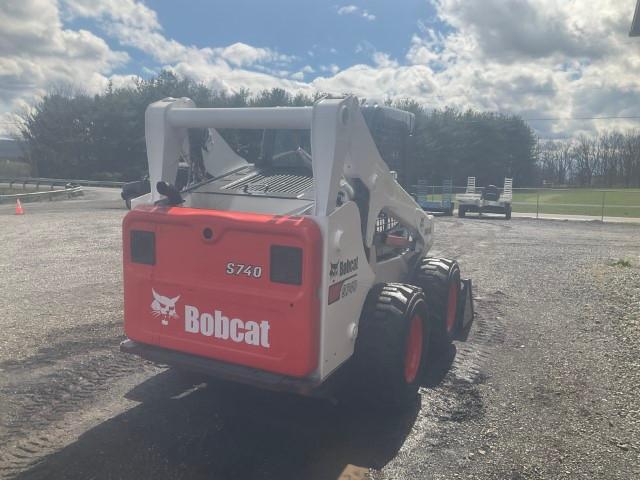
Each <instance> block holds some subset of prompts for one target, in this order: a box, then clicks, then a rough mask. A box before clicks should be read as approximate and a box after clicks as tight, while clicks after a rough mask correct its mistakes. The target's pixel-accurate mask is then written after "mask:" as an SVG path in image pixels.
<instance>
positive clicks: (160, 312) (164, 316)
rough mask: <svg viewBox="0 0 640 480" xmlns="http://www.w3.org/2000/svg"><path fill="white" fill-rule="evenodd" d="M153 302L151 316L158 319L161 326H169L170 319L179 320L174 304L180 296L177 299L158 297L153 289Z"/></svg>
mask: <svg viewBox="0 0 640 480" xmlns="http://www.w3.org/2000/svg"><path fill="white" fill-rule="evenodd" d="M151 293H153V302H151V314H152V315H153V316H154V317H156V318H160V322H161V323H162V325H169V319H170V318H180V317H179V316H178V314H177V313H176V302H177V301H178V300H179V299H180V295H178V296H177V297H173V298H169V297H164V296H162V295H160V294H159V293H158V292H156V291H155V290H154V289H153V288H152V289H151Z"/></svg>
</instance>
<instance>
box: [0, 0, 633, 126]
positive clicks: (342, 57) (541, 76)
mask: <svg viewBox="0 0 640 480" xmlns="http://www.w3.org/2000/svg"><path fill="white" fill-rule="evenodd" d="M634 7H635V0H615V1H614V0H591V1H589V2H586V1H584V0H402V1H384V0H344V1H319V0H317V1H309V0H305V1H294V0H270V1H257V0H233V1H231V0H217V1H205V0H188V1H175V0H146V1H145V0H19V1H15V0H9V1H7V0H5V1H0V134H3V132H4V134H6V133H7V132H9V133H10V131H11V129H15V125H17V122H19V118H18V116H17V115H16V114H17V113H19V112H24V111H27V110H28V109H29V108H31V107H32V106H33V105H34V104H35V103H36V102H37V101H38V99H39V98H41V97H42V95H44V94H45V93H46V92H48V91H51V89H53V88H58V87H60V86H64V87H65V88H68V89H71V90H75V91H82V92H86V93H90V94H91V93H98V92H101V91H103V90H104V89H105V88H106V86H107V85H108V84H109V83H112V84H113V85H115V86H116V87H127V86H130V85H133V83H134V82H135V80H136V78H138V77H149V76H151V75H153V74H155V73H157V72H159V71H160V70H161V69H167V70H170V71H172V72H174V73H175V74H176V75H178V76H182V77H189V78H192V79H194V80H195V81H197V82H201V83H203V84H205V85H207V86H209V87H210V88H214V89H219V90H226V91H230V92H232V91H237V90H239V89H241V88H249V89H250V90H252V91H258V90H261V89H263V88H273V87H281V88H285V89H287V90H289V91H290V92H292V93H296V92H304V93H313V92H317V91H321V92H329V93H337V94H344V93H352V94H355V95H358V96H359V97H366V98H368V99H370V100H371V99H374V100H384V99H388V98H391V99H399V98H406V97H411V98H414V99H416V100H417V101H419V102H420V103H422V104H423V105H424V106H425V107H427V108H443V107H445V106H452V107H455V108H458V109H466V108H474V109H477V110H481V111H494V112H502V113H513V114H518V115H521V116H522V117H523V118H525V119H535V118H552V119H554V120H552V121H535V120H532V121H531V122H530V124H531V125H532V126H533V127H534V128H535V129H536V131H537V132H538V134H539V135H540V136H541V137H543V138H566V137H569V136H576V135H578V134H580V133H590V132H593V131H595V130H606V129H611V128H614V127H616V128H636V127H638V126H639V124H638V122H637V120H635V119H607V120H588V121H587V120H582V119H581V120H578V119H576V117H599V116H619V117H623V116H627V117H628V116H638V115H640V102H635V101H633V99H635V98H640V84H639V82H638V80H637V79H638V77H639V75H638V73H639V72H638V71H639V70H640V39H630V38H629V37H628V30H629V25H630V22H631V17H632V15H633V10H634Z"/></svg>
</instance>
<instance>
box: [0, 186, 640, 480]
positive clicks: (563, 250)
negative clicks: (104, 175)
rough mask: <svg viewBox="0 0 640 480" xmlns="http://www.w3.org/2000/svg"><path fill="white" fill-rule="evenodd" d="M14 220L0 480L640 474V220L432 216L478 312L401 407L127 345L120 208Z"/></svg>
mask: <svg viewBox="0 0 640 480" xmlns="http://www.w3.org/2000/svg"><path fill="white" fill-rule="evenodd" d="M10 213H11V211H10V210H9V208H8V207H2V206H0V244H1V245H3V247H4V249H3V250H4V251H3V255H2V256H1V257H0V269H1V271H2V272H3V274H2V275H1V276H0V291H2V292H3V294H2V295H1V296H0V310H1V311H2V312H3V315H2V317H1V319H0V325H2V332H3V335H2V336H1V337H0V445H2V447H1V448H0V477H6V478H24V479H32V478H82V479H85V478H96V479H98V478H99V479H102V478H105V479H107V478H127V479H128V478H130V479H134V478H136V479H137V478H154V479H165V478H166V479H169V478H171V479H174V478H195V479H199V478H203V479H204V478H221V479H232V478H258V479H269V478H273V479H276V478H278V479H281V478H317V479H327V478H338V477H341V474H342V478H349V477H348V476H347V475H351V477H350V478H358V476H360V478H363V477H364V476H365V475H369V476H371V477H373V478H376V479H406V478H479V479H484V478H496V479H503V478H511V479H520V478H523V479H524V478H527V479H528V478H623V479H627V478H628V479H632V478H638V477H640V423H639V419H640V411H639V408H640V402H638V400H637V397H638V393H639V392H638V388H639V387H638V385H640V369H639V368H638V367H639V360H638V359H639V358H640V355H639V353H640V352H639V351H638V350H639V349H640V338H639V333H638V332H639V330H638V327H639V323H640V281H639V280H640V245H639V243H640V242H639V241H638V239H640V227H638V226H632V225H615V224H600V223H590V222H587V223H578V222H555V221H534V220H524V219H514V220H512V221H510V222H507V221H504V220H499V219H496V220H491V219H464V220H461V219H438V220H437V240H436V245H435V246H434V250H433V251H432V253H433V254H434V255H448V256H451V257H455V258H458V259H459V261H460V263H461V267H462V271H463V274H464V275H465V276H470V277H471V278H473V280H474V288H475V296H476V313H477V316H476V321H475V324H474V327H473V329H472V331H471V334H470V337H469V339H468V341H467V342H466V343H456V344H455V346H454V348H452V349H451V351H450V352H449V355H448V356H447V358H443V359H438V361H437V362H436V361H435V359H434V362H433V365H432V374H431V376H430V378H429V379H428V382H427V383H426V384H425V387H424V388H423V389H421V398H420V404H416V405H415V406H414V408H412V409H409V410H408V411H406V412H403V413H398V414H390V413H375V412H366V411H353V410H351V411H349V410H347V409H345V408H343V407H339V406H338V407H334V406H332V405H331V404H329V403H327V402H323V401H319V400H312V399H307V398H299V397H295V396H289V395H277V394H272V393H269V392H262V391H256V390H253V389H250V388H246V387H239V386H233V385H229V384H222V383H219V382H215V381H211V380H208V379H205V378H202V377H196V376H187V375H184V374H182V375H180V374H177V373H176V372H174V371H171V370H166V369H164V368H160V367H158V366H154V365H151V364H149V363H145V362H143V361H141V360H138V359H136V358H131V357H129V356H125V355H123V354H120V353H119V352H118V350H117V345H118V343H119V341H120V340H121V338H122V327H121V321H122V288H121V273H120V269H121V265H120V222H121V219H122V216H123V214H124V211H123V210H122V207H121V202H119V201H118V200H117V197H116V196H115V195H112V194H102V193H101V194H100V195H95V196H92V195H91V194H90V195H88V197H87V198H85V199H84V200H80V201H71V202H55V205H46V204H43V205H35V204H34V205H33V206H32V207H31V208H30V210H29V211H28V212H27V215H25V216H24V217H15V216H12V215H11V214H10ZM88 226H90V228H88ZM619 259H627V260H629V261H630V262H631V265H630V266H622V265H614V262H616V261H617V260H619Z"/></svg>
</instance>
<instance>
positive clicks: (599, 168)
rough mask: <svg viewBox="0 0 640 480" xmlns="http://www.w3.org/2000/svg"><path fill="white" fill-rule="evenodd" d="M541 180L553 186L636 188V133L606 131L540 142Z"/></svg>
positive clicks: (639, 152)
mask: <svg viewBox="0 0 640 480" xmlns="http://www.w3.org/2000/svg"><path fill="white" fill-rule="evenodd" d="M538 159H539V168H540V174H541V177H542V179H543V180H545V181H546V182H548V183H551V184H555V185H565V184H577V185H582V186H606V187H615V186H624V187H631V186H635V187H637V186H640V132H638V131H628V132H619V131H610V132H605V133H600V134H598V135H596V136H593V137H587V136H585V135H580V136H579V137H578V138H577V139H574V140H565V141H547V142H540V144H539V151H538Z"/></svg>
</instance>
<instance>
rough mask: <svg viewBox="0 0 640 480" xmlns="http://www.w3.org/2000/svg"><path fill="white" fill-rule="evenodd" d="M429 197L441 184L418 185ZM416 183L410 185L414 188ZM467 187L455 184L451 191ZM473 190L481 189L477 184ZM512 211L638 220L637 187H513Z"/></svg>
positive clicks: (436, 196) (433, 196)
mask: <svg viewBox="0 0 640 480" xmlns="http://www.w3.org/2000/svg"><path fill="white" fill-rule="evenodd" d="M420 188H421V191H423V192H426V196H427V199H428V200H429V201H434V202H438V201H440V200H441V199H442V191H443V190H442V189H443V187H442V186H441V185H428V186H424V185H421V186H420ZM416 189H417V186H416V187H414V188H413V192H415V191H416ZM465 190H466V187H464V186H454V187H453V194H454V201H455V195H456V194H458V193H464V192H465ZM476 192H478V193H480V192H482V188H481V187H476ZM512 205H513V212H514V213H529V214H532V215H534V214H535V216H536V218H539V217H540V216H542V215H566V216H570V215H577V216H586V217H594V218H599V219H600V220H602V221H604V220H605V219H606V218H612V219H613V218H637V219H638V220H639V221H640V188H628V189H622V188H621V189H615V188H609V189H605V188H602V189H599V188H598V189H596V188H514V189H513V203H512Z"/></svg>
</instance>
